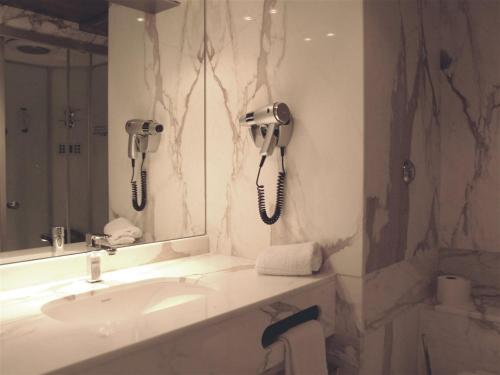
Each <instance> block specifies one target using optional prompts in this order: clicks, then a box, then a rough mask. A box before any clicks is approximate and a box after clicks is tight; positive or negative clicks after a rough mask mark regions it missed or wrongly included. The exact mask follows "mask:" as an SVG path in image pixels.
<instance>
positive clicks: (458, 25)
mask: <svg viewBox="0 0 500 375" xmlns="http://www.w3.org/2000/svg"><path fill="white" fill-rule="evenodd" d="M441 20H442V22H441V27H440V31H441V39H442V47H441V48H442V52H441V73H442V79H441V91H442V98H443V99H442V100H443V102H442V108H443V110H442V113H441V119H442V120H441V123H442V127H441V138H442V142H441V152H442V157H441V217H440V237H441V238H440V240H441V245H442V246H443V247H447V248H458V249H471V250H486V251H500V232H499V230H498V225H499V222H500V195H499V193H498V192H499V191H500V172H499V167H498V166H499V164H500V68H499V66H500V45H499V43H498V38H497V35H496V33H495V32H494V30H498V29H499V28H500V3H499V2H498V1H470V0H469V1H452V0H443V1H442V7H441Z"/></svg>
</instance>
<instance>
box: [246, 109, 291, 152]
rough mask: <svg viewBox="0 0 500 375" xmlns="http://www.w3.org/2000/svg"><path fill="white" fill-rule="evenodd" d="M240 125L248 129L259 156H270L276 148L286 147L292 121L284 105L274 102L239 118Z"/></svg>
mask: <svg viewBox="0 0 500 375" xmlns="http://www.w3.org/2000/svg"><path fill="white" fill-rule="evenodd" d="M240 125H241V126H244V127H248V128H249V131H250V136H251V137H252V141H253V143H254V144H255V146H257V147H259V148H260V155H261V156H270V155H272V153H273V151H274V149H275V148H276V147H286V146H287V145H288V143H289V142H290V139H291V138H292V134H293V119H292V115H291V114H290V109H289V108H288V106H287V105H286V104H285V103H279V102H276V103H274V104H270V105H268V106H266V107H263V108H261V109H259V110H257V111H255V112H248V113H247V114H245V115H244V116H241V117H240Z"/></svg>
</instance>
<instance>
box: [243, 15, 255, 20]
mask: <svg viewBox="0 0 500 375" xmlns="http://www.w3.org/2000/svg"><path fill="white" fill-rule="evenodd" d="M243 19H244V20H245V21H253V17H250V16H245V17H243Z"/></svg>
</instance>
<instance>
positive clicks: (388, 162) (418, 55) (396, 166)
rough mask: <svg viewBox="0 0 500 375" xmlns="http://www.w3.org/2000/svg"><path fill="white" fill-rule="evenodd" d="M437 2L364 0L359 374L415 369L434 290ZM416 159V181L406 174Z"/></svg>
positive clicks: (437, 169) (437, 150)
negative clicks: (424, 312)
mask: <svg viewBox="0 0 500 375" xmlns="http://www.w3.org/2000/svg"><path fill="white" fill-rule="evenodd" d="M439 22H440V18H439V2H435V1H425V0H411V1H399V2H396V1H379V0H367V1H365V2H364V48H365V60H364V74H365V78H364V79H365V86H364V96H365V107H364V111H365V144H364V147H365V164H364V188H365V191H364V194H365V236H366V237H365V242H364V245H365V247H364V272H365V276H364V278H363V304H362V305H363V332H362V337H361V349H360V365H359V368H358V371H359V373H361V374H370V375H372V374H410V373H416V370H417V364H418V353H419V350H420V348H421V341H420V336H419V328H418V319H419V311H420V304H421V303H422V302H424V301H427V300H429V299H430V298H431V297H432V295H433V293H434V280H435V276H436V274H437V263H438V254H437V249H438V246H439V244H438V235H439V232H438V230H439V228H438V223H439V210H440V202H439V183H440V181H439V178H440V137H441V134H440V128H441V118H440V110H441V109H440V108H441V98H440V85H439V82H440V71H439V48H440V39H439V33H436V32H435V30H439ZM405 160H411V161H412V162H413V164H414V166H415V169H416V178H415V180H414V181H413V182H411V183H410V184H406V183H405V182H404V181H403V179H402V165H403V162H404V161H405Z"/></svg>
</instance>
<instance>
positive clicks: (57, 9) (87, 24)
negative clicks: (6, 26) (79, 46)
mask: <svg viewBox="0 0 500 375" xmlns="http://www.w3.org/2000/svg"><path fill="white" fill-rule="evenodd" d="M0 4H3V5H9V6H12V7H15V8H21V9H25V10H30V11H32V12H36V13H40V14H44V15H47V16H51V17H56V18H61V19H64V20H68V21H72V22H76V23H78V24H79V25H80V30H82V31H85V32H88V33H92V34H97V35H107V34H108V6H109V4H108V1H107V0H0Z"/></svg>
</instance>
